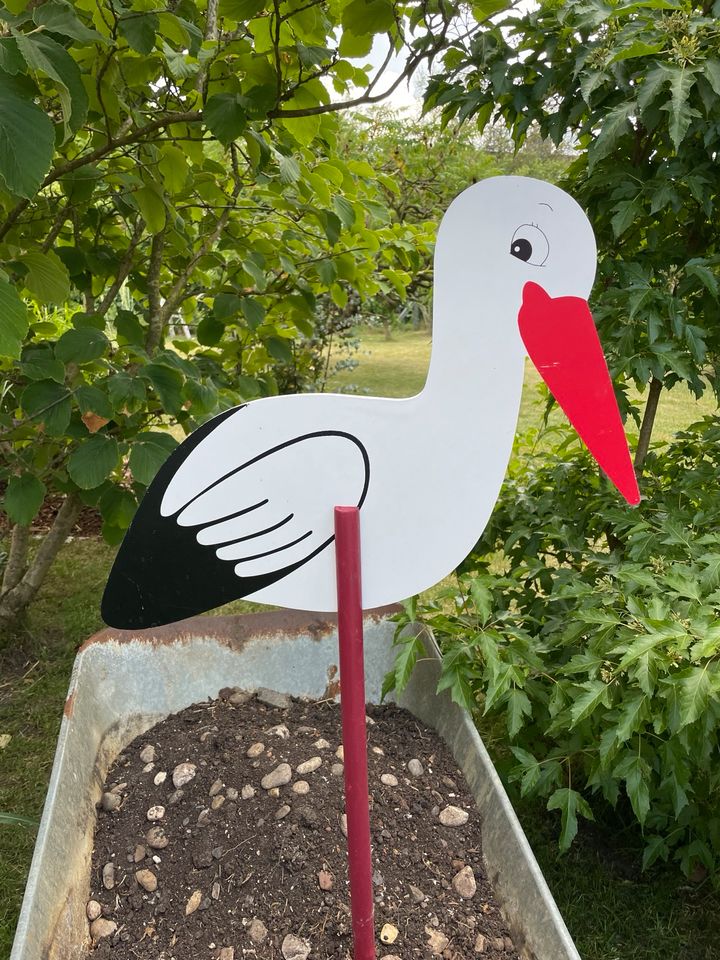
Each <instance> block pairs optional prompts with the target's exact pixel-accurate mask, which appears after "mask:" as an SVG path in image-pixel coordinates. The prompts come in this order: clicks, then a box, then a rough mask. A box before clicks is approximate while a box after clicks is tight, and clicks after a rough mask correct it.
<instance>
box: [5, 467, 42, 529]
mask: <svg viewBox="0 0 720 960" xmlns="http://www.w3.org/2000/svg"><path fill="white" fill-rule="evenodd" d="M45 493H46V487H45V484H44V483H43V482H42V481H41V480H40V479H38V477H36V476H34V475H33V474H31V473H24V474H22V476H19V477H10V480H9V481H8V485H7V489H6V491H5V500H4V503H3V506H4V508H5V513H6V514H7V515H8V517H9V518H10V519H11V520H12V522H13V523H19V524H20V525H21V526H23V527H27V526H28V525H29V524H30V523H31V522H32V520H33V519H34V517H35V516H36V515H37V512H38V510H39V509H40V507H41V506H42V505H43V500H44V499H45Z"/></svg>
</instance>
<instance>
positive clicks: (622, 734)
mask: <svg viewBox="0 0 720 960" xmlns="http://www.w3.org/2000/svg"><path fill="white" fill-rule="evenodd" d="M646 704H647V696H646V695H645V694H644V693H642V691H640V690H635V691H634V692H633V693H631V694H630V695H629V696H628V697H627V698H626V699H625V701H624V703H623V708H622V711H621V713H620V720H619V722H618V725H617V730H616V731H615V732H616V736H617V739H618V741H619V742H620V743H624V742H625V741H626V740H629V739H630V737H631V736H632V735H633V734H634V733H637V732H639V731H640V729H641V726H642V721H643V719H644V718H645V715H646V714H647V709H646Z"/></svg>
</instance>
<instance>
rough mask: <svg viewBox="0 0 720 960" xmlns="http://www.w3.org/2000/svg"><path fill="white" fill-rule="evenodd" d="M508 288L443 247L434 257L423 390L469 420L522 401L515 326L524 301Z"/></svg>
mask: <svg viewBox="0 0 720 960" xmlns="http://www.w3.org/2000/svg"><path fill="white" fill-rule="evenodd" d="M509 301H510V296H509V295H508V291H505V290H503V289H501V288H499V287H498V285H497V284H495V283H493V281H492V278H487V280H486V278H483V277H482V275H481V273H480V272H479V271H478V272H476V273H475V274H471V273H470V272H469V271H467V270H464V269H463V268H462V260H460V262H459V263H452V262H450V261H449V257H448V256H447V255H445V256H443V252H442V251H440V250H439V251H438V253H437V255H436V258H435V286H434V297H433V338H432V340H433V342H432V354H431V358H430V369H429V371H428V377H427V381H426V383H425V388H424V390H423V395H424V396H425V398H426V399H428V400H432V403H433V405H439V406H441V407H443V408H445V409H447V408H448V407H449V408H450V409H451V410H452V411H454V413H455V415H456V416H458V415H459V414H461V413H462V412H463V411H464V415H463V416H459V419H463V420H465V422H466V423H467V420H466V418H467V417H468V416H470V417H472V418H473V419H475V418H477V417H480V416H481V415H482V416H484V417H491V416H492V411H493V409H495V407H497V406H498V405H500V404H502V405H503V406H506V405H510V406H513V405H519V402H520V393H521V391H522V378H523V368H524V354H523V352H522V349H521V348H519V343H520V341H519V335H518V332H517V326H516V317H517V311H518V309H519V303H518V304H514V303H510V302H509Z"/></svg>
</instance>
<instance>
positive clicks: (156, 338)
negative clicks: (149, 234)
mask: <svg viewBox="0 0 720 960" xmlns="http://www.w3.org/2000/svg"><path fill="white" fill-rule="evenodd" d="M165 229H166V228H165V227H163V229H162V230H161V231H160V232H159V233H156V234H155V235H154V236H153V238H152V245H151V247H150V263H149V265H148V272H147V288H148V323H149V329H148V335H147V338H146V340H145V349H146V350H147V352H148V353H149V354H150V355H151V356H152V354H153V353H154V352H155V351H156V350H157V348H158V347H159V346H160V341H161V340H162V334H163V326H164V325H165V319H164V315H163V304H162V302H161V301H162V298H161V296H160V271H161V269H162V258H163V250H164V248H165Z"/></svg>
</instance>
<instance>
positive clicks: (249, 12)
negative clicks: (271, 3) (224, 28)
mask: <svg viewBox="0 0 720 960" xmlns="http://www.w3.org/2000/svg"><path fill="white" fill-rule="evenodd" d="M264 7H265V0H220V16H221V17H227V18H228V19H229V20H235V21H240V20H252V18H253V17H254V16H255V15H256V14H258V13H260V11H261V10H262V9H263V8H264Z"/></svg>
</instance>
